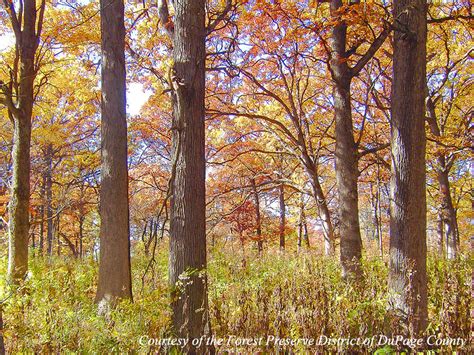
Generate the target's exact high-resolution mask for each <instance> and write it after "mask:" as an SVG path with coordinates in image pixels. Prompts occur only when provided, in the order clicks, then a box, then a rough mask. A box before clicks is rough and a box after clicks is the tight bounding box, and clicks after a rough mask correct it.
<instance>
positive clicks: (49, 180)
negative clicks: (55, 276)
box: [44, 144, 53, 256]
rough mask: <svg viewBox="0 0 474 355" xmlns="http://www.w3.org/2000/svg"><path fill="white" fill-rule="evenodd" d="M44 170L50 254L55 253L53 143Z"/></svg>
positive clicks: (47, 152)
mask: <svg viewBox="0 0 474 355" xmlns="http://www.w3.org/2000/svg"><path fill="white" fill-rule="evenodd" d="M45 158H46V159H45V162H46V167H45V172H44V182H45V185H44V190H45V195H46V206H45V207H46V242H47V246H48V255H49V256H52V255H53V147H52V145H51V144H49V145H48V147H47V148H46V156H45Z"/></svg>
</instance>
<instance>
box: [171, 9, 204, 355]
mask: <svg viewBox="0 0 474 355" xmlns="http://www.w3.org/2000/svg"><path fill="white" fill-rule="evenodd" d="M174 7H175V17H174V19H175V21H174V30H173V32H172V37H173V46H174V47H173V60H174V64H173V69H172V78H171V80H172V85H173V93H172V94H173V125H172V128H171V129H172V132H173V133H172V140H173V154H172V156H173V159H172V161H173V167H172V173H171V184H172V186H171V188H172V198H171V216H170V257H169V258H170V264H169V276H170V283H171V285H172V287H173V295H172V297H173V299H172V309H173V315H172V321H173V327H174V331H175V333H176V335H178V336H182V337H187V338H190V339H191V338H198V337H200V336H201V335H203V334H206V333H209V332H210V330H209V327H208V326H209V323H208V310H207V277H206V273H205V268H206V200H205V176H206V165H205V164H206V163H205V151H204V144H205V137H204V117H205V107H204V95H205V61H206V50H205V40H206V27H205V18H206V13H205V1H204V0H183V1H175V2H174ZM165 17H168V16H165ZM166 25H167V27H166V28H168V29H172V28H173V26H170V24H168V23H167V24H166ZM190 346H191V345H190ZM191 349H192V348H189V349H186V351H192V350H191ZM194 351H196V350H195V349H194Z"/></svg>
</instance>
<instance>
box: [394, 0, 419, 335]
mask: <svg viewBox="0 0 474 355" xmlns="http://www.w3.org/2000/svg"><path fill="white" fill-rule="evenodd" d="M426 7H427V5H426V2H425V1H424V0H394V18H396V19H397V22H396V25H397V30H396V31H395V34H394V53H393V83H392V108H391V116H392V121H391V154H392V178H391V204H390V206H391V208H390V212H391V213H390V274H389V290H390V293H391V299H390V305H391V307H392V308H393V309H394V310H395V311H397V313H399V314H400V317H401V319H402V320H403V323H405V324H408V329H407V330H406V332H407V333H408V334H411V335H414V336H419V335H421V334H422V332H423V331H424V330H425V328H426V324H427V276H426V172H425V150H426V134H425V126H424V121H425V97H426V32H427V29H426V15H427V9H426Z"/></svg>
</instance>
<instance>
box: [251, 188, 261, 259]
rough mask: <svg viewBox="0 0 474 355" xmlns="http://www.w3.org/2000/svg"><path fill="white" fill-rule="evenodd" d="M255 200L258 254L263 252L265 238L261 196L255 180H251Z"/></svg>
mask: <svg viewBox="0 0 474 355" xmlns="http://www.w3.org/2000/svg"><path fill="white" fill-rule="evenodd" d="M250 182H251V185H252V192H253V198H254V199H255V223H256V231H257V249H258V254H259V255H261V254H262V252H263V237H262V217H261V215H260V196H259V195H258V190H257V184H256V183H255V179H251V181H250Z"/></svg>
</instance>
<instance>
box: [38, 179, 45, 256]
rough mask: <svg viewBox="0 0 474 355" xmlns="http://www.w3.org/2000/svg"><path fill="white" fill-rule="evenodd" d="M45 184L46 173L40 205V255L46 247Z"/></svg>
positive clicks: (42, 184)
mask: <svg viewBox="0 0 474 355" xmlns="http://www.w3.org/2000/svg"><path fill="white" fill-rule="evenodd" d="M45 185H46V179H45V175H44V174H43V180H42V183H41V189H40V190H41V192H40V194H41V206H40V207H39V215H40V230H39V255H43V248H44V222H45V213H44V212H45V203H46V199H45Z"/></svg>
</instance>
